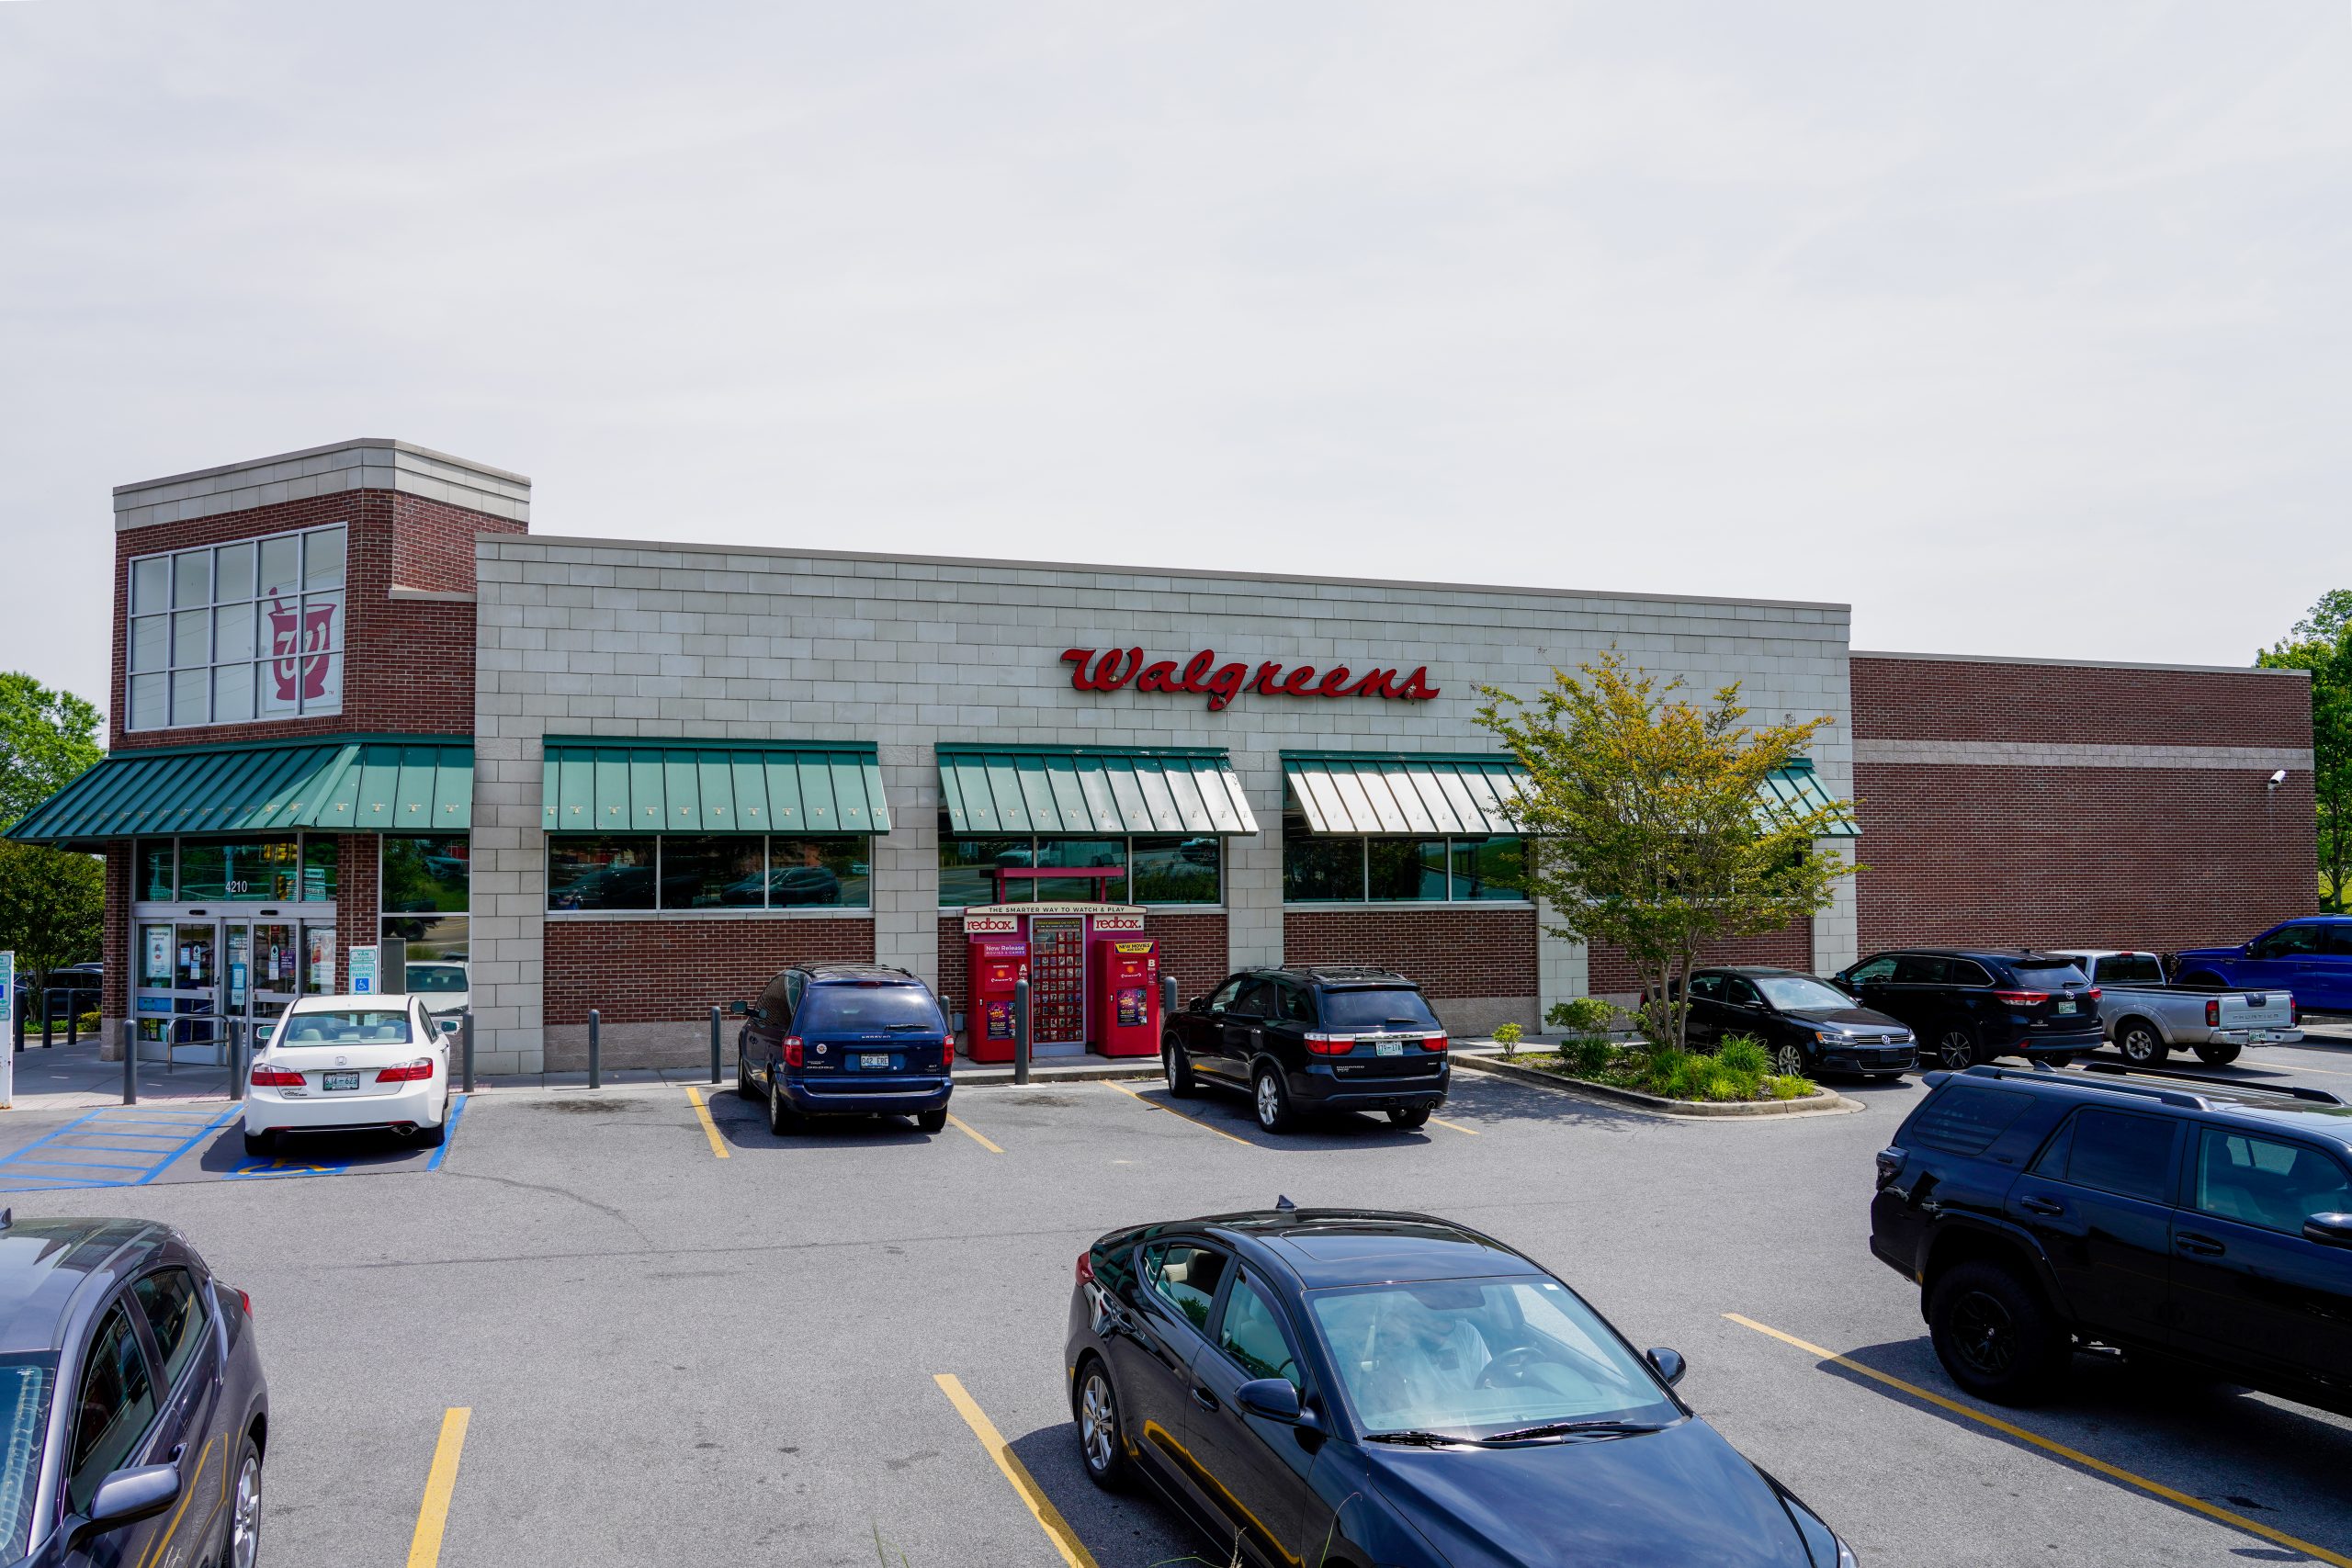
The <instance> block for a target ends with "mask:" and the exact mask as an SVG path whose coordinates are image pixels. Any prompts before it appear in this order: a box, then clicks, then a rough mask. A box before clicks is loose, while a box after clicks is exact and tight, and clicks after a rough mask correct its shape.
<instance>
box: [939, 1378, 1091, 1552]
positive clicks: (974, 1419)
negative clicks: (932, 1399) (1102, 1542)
mask: <svg viewBox="0 0 2352 1568" xmlns="http://www.w3.org/2000/svg"><path fill="white" fill-rule="evenodd" d="M931 1381H932V1382H935V1383H937V1384H938V1385H939V1387H940V1389H941V1391H942V1392H943V1393H945V1394H946V1395H947V1399H948V1403H950V1404H954V1405H955V1406H956V1414H958V1415H960V1416H963V1417H964V1424H965V1425H966V1426H967V1427H971V1428H972V1436H974V1437H976V1438H979V1439H980V1447H982V1448H984V1449H986V1450H988V1451H989V1458H990V1459H992V1460H994V1461H996V1467H997V1469H999V1470H1001V1471H1002V1472H1004V1478H1005V1479H1006V1480H1007V1481H1010V1482H1011V1483H1012V1490H1013V1491H1014V1492H1016V1493H1018V1494H1019V1495H1020V1497H1021V1501H1022V1502H1023V1503H1024V1504H1026V1505H1027V1506H1028V1508H1029V1514H1030V1517H1032V1518H1034V1519H1035V1520H1036V1521H1037V1528H1038V1529H1041V1530H1044V1531H1045V1532H1046V1540H1050V1541H1052V1542H1053V1543H1054V1550H1055V1551H1058V1552H1060V1553H1061V1554H1062V1561H1063V1562H1066V1563H1068V1564H1069V1568H1098V1565H1097V1564H1096V1562H1095V1561H1094V1553H1092V1552H1091V1551H1087V1550H1086V1543H1085V1542H1084V1541H1082V1540H1079V1539H1078V1532H1077V1531H1076V1530H1074V1529H1070V1528H1069V1520H1068V1519H1065V1518H1063V1517H1062V1515H1061V1510H1060V1509H1058V1508H1057V1507H1055V1506H1054V1502H1053V1499H1052V1498H1050V1497H1048V1496H1046V1494H1045V1490H1044V1489H1043V1488H1042V1487H1040V1486H1039V1485H1038V1484H1037V1483H1036V1480H1035V1477H1033V1476H1032V1475H1031V1474H1030V1473H1029V1467H1028V1466H1027V1465H1024V1464H1023V1463H1022V1462H1021V1456H1020V1455H1019V1454H1016V1453H1014V1452H1013V1451H1012V1450H1011V1449H1009V1448H1007V1447H1006V1446H1005V1442H1004V1438H1003V1437H1002V1436H1001V1434H1000V1433H999V1432H998V1431H997V1429H996V1423H995V1422H993V1421H991V1420H989V1417H988V1412H987V1411H985V1410H982V1409H981V1408H980V1407H979V1404H978V1402H977V1401H975V1400H974V1399H973V1398H972V1396H971V1395H970V1394H968V1393H965V1392H964V1384H963V1382H962V1381H961V1380H960V1379H958V1378H957V1377H956V1374H955V1373H953V1372H937V1373H934V1374H933V1377H932V1380H931Z"/></svg>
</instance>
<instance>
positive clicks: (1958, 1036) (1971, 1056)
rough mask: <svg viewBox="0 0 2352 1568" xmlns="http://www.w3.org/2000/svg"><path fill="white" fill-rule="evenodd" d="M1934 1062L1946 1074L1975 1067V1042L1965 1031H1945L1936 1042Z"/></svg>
mask: <svg viewBox="0 0 2352 1568" xmlns="http://www.w3.org/2000/svg"><path fill="white" fill-rule="evenodd" d="M1936 1060H1937V1062H1939V1064H1941V1065H1942V1066H1943V1067H1944V1068H1945V1070H1946V1071H1948V1072H1955V1073H1956V1072H1959V1071H1961V1070H1962V1068H1964V1067H1973V1066H1975V1065H1976V1040H1975V1037H1974V1036H1973V1035H1972V1034H1970V1033H1969V1032H1968V1031H1966V1030H1965V1029H1947V1030H1945V1031H1944V1037H1943V1038H1942V1039H1941V1040H1939V1041H1937V1042H1936Z"/></svg>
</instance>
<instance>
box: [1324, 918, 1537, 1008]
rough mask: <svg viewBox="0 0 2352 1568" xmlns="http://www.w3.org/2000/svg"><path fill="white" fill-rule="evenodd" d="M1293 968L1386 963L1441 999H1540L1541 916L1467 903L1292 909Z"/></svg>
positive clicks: (1434, 996) (1428, 993)
mask: <svg viewBox="0 0 2352 1568" xmlns="http://www.w3.org/2000/svg"><path fill="white" fill-rule="evenodd" d="M1283 962H1284V963H1287V964H1385V965H1386V966H1388V967H1390V968H1392V969H1395V970H1397V972H1399V973H1400V974H1403V975H1405V976H1408V978H1411V979H1413V980H1416V981H1418V982H1419V984H1420V987H1421V989H1422V991H1423V992H1424V993H1425V994H1426V995H1428V996H1430V997H1431V998H1435V999H1438V1000H1441V1001H1442V1000H1445V999H1447V998H1453V997H1525V998H1532V997H1534V996H1535V995H1536V992H1537V987H1536V981H1535V911H1534V910H1532V909H1482V908H1476V907H1475V906H1464V905H1460V904H1453V905H1448V904H1430V905H1427V906H1424V907H1422V908H1410V909H1402V908H1375V907H1367V908H1352V909H1351V908H1333V909H1288V910H1284V911H1283Z"/></svg>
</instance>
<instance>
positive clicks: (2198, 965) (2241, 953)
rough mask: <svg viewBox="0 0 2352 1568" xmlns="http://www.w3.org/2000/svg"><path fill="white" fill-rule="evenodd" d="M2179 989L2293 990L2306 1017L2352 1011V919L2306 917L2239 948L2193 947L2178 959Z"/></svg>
mask: <svg viewBox="0 0 2352 1568" xmlns="http://www.w3.org/2000/svg"><path fill="white" fill-rule="evenodd" d="M2173 973H2174V976H2175V978H2176V981H2177V984H2180V985H2183V986H2194V987H2201V988H2206V989H2211V990H2222V989H2224V988H2227V989H2232V990H2249V989H2251V990H2268V991H2292V992H2293V993H2294V995H2295V1000H2296V1002H2297V1003H2298V1004H2300V1005H2301V1008H2302V1009H2303V1010H2304V1011H2305V1012H2310V1011H2312V1010H2314V1009H2316V1010H2319V1011H2322V1012H2352V915H2316V916H2307V917H2305V918H2304V919H2300V920H2289V921H2286V922H2285V923H2284V924H2281V925H2276V926H2273V927H2271V928H2270V929H2269V930H2268V931H2264V932H2263V933H2262V934H2261V935H2260V936H2258V937H2256V938H2255V939H2254V940H2253V941H2252V942H2246V943H2245V944H2244V945H2242V946H2238V947H2193V948H2189V949H2188V950H2187V951H2185V952H2183V953H2180V954H2178V955H2177V957H2175V959H2174V960H2173Z"/></svg>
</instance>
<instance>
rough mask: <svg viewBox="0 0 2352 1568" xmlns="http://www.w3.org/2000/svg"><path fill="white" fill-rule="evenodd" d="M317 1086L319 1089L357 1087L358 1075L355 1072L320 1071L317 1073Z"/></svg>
mask: <svg viewBox="0 0 2352 1568" xmlns="http://www.w3.org/2000/svg"><path fill="white" fill-rule="evenodd" d="M319 1087H320V1088H321V1089H357V1088H358V1087H359V1075H358V1074H357V1073H321V1074H320V1075H319Z"/></svg>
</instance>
